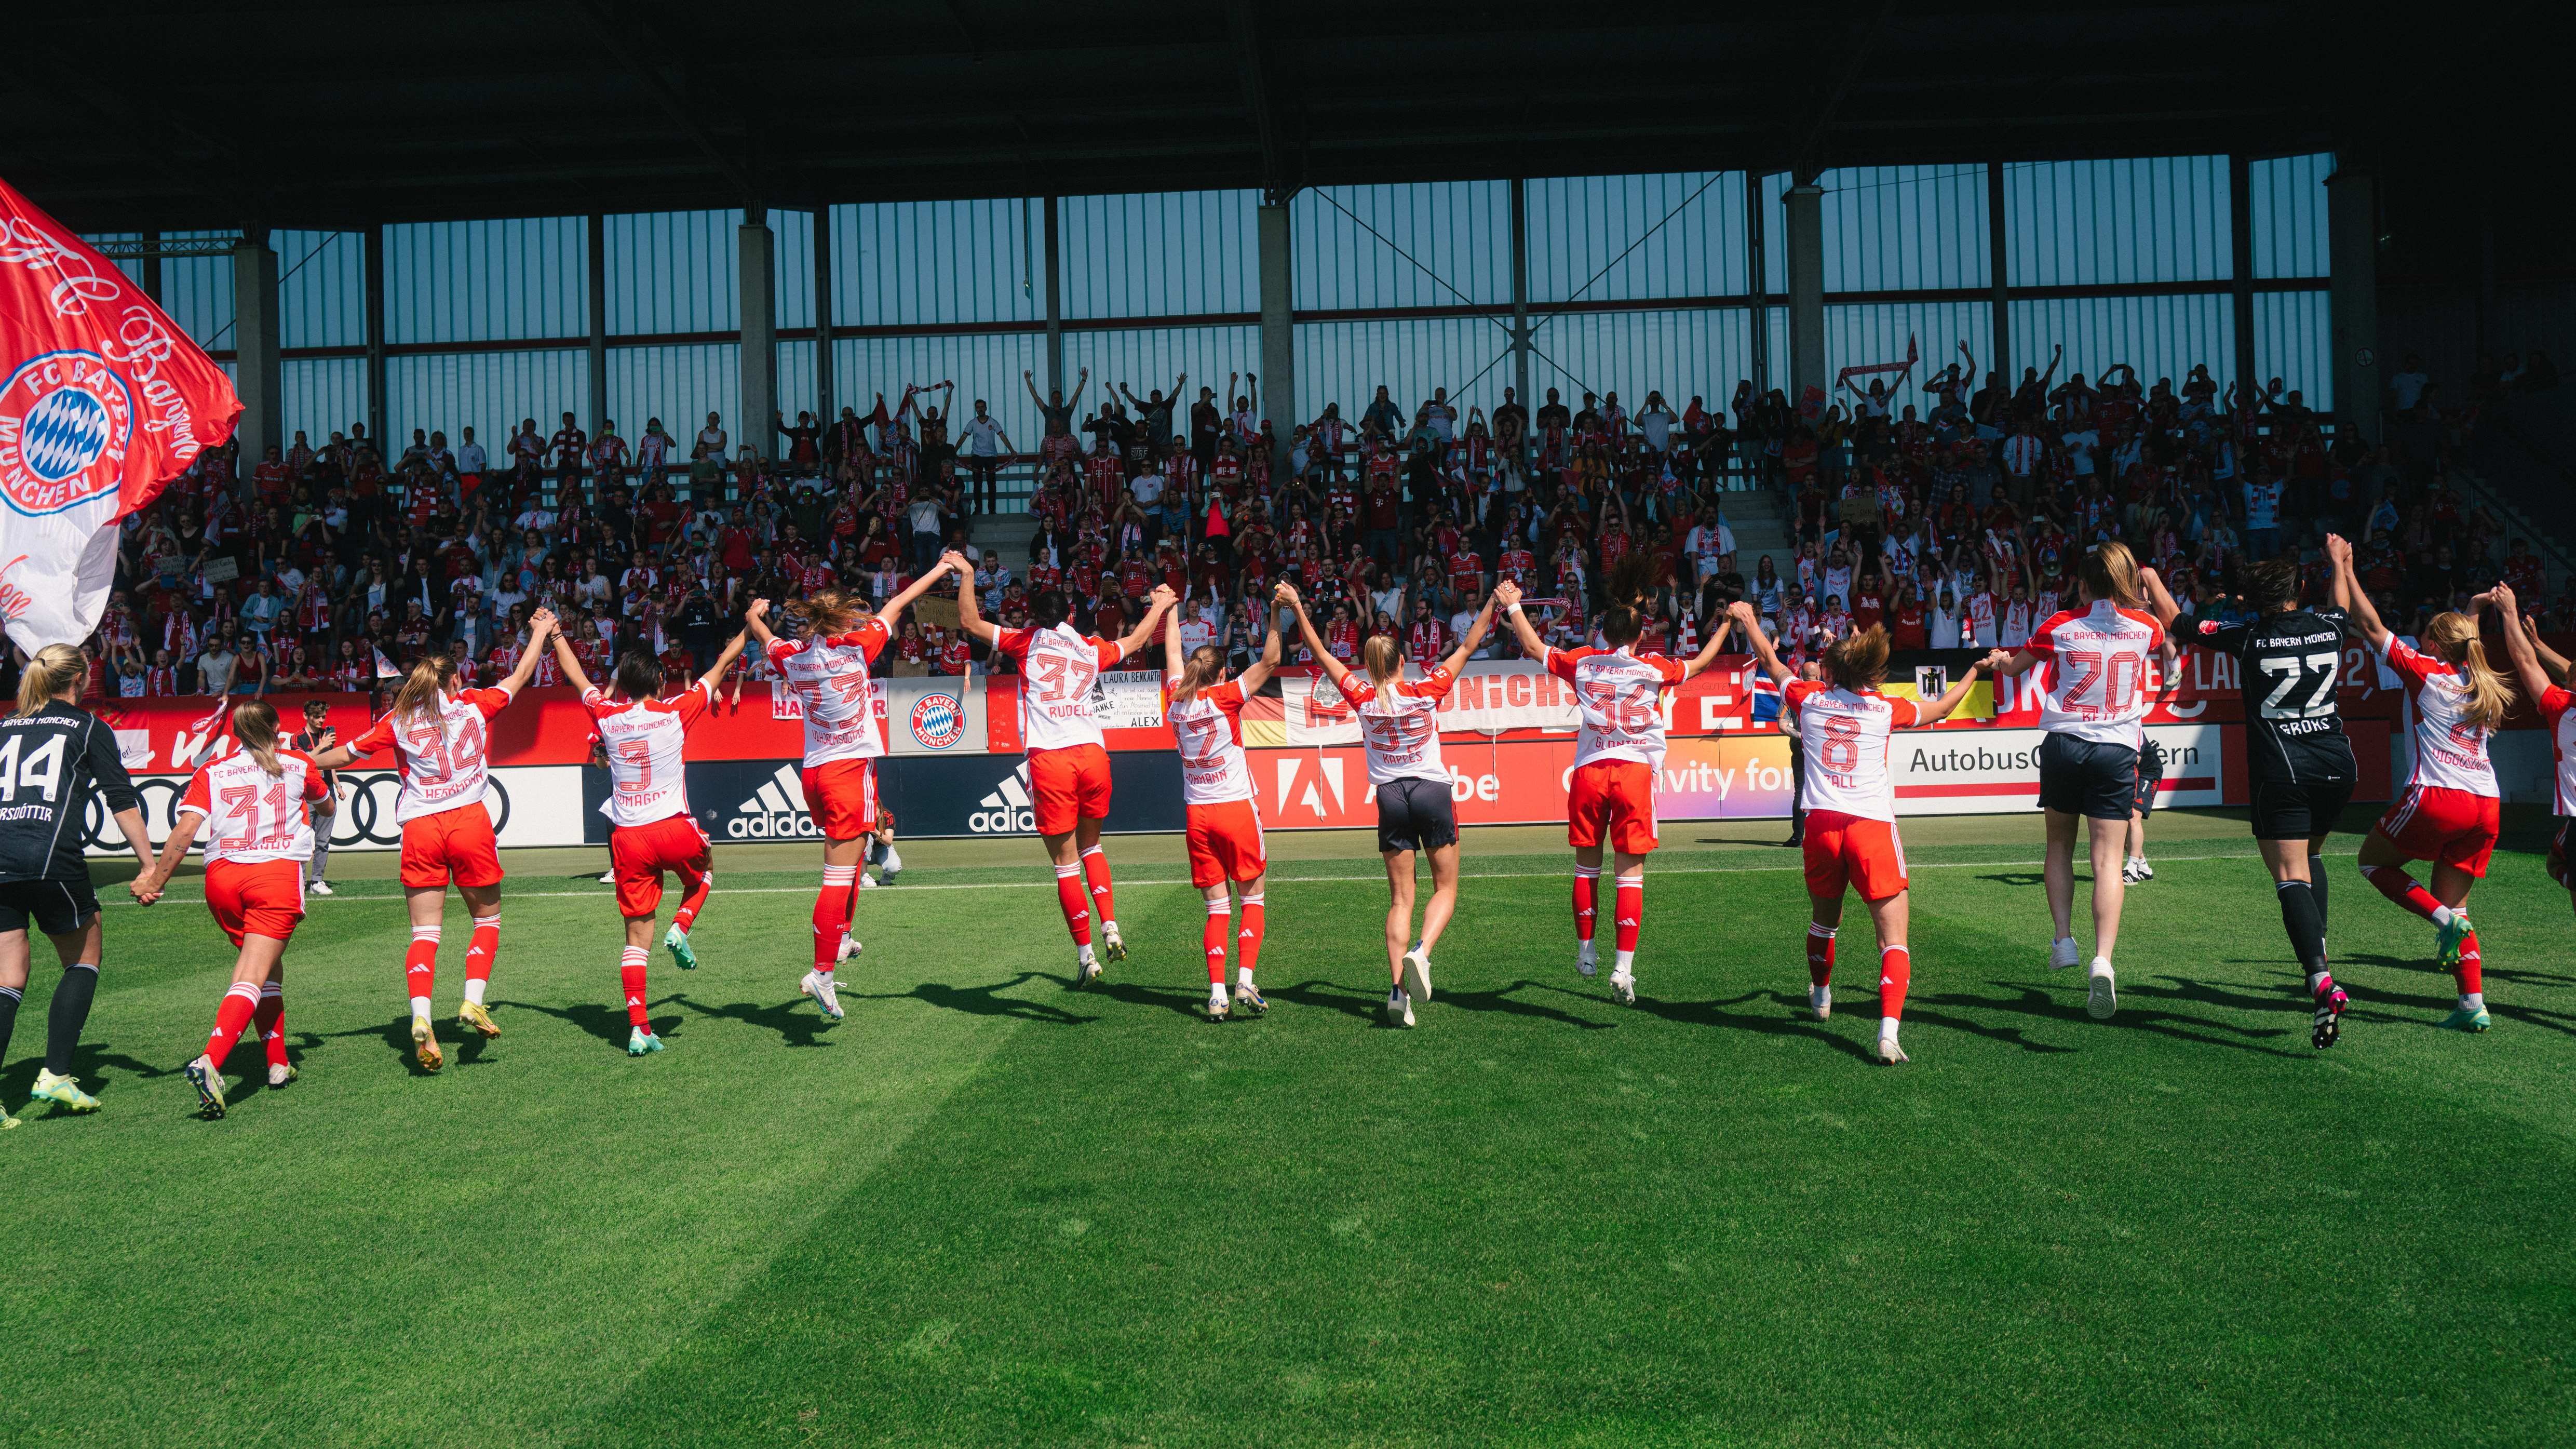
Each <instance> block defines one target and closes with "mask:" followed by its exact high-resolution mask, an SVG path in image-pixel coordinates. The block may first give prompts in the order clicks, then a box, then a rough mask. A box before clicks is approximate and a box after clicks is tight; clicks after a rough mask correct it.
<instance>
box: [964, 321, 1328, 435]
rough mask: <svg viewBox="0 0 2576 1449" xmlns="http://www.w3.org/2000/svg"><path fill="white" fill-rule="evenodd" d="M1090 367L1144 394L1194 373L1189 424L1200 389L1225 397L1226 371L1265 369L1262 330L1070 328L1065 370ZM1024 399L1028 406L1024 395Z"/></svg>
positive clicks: (1302, 393) (1096, 380)
mask: <svg viewBox="0 0 2576 1449" xmlns="http://www.w3.org/2000/svg"><path fill="white" fill-rule="evenodd" d="M1045 345H1046V339H1045V338H1044V337H1043V336H1041V337H1039V338H1038V339H1037V346H1038V347H1040V348H1043V347H1044V346H1045ZM1086 366H1087V367H1089V368H1090V369H1091V385H1092V386H1093V387H1095V388H1097V387H1101V386H1103V385H1104V384H1105V383H1120V382H1123V383H1125V384H1127V387H1128V390H1129V391H1131V392H1133V393H1135V394H1136V396H1138V397H1140V398H1141V397H1146V396H1149V395H1150V394H1149V391H1148V390H1149V389H1161V390H1164V391H1166V392H1168V391H1169V390H1170V389H1171V386H1172V378H1173V376H1174V375H1175V374H1177V373H1182V372H1187V373H1188V374H1189V375H1190V378H1189V382H1188V383H1187V384H1186V385H1184V387H1183V388H1182V393H1183V397H1182V399H1181V401H1182V403H1183V405H1184V406H1183V409H1182V414H1183V417H1182V425H1186V419H1187V404H1189V403H1192V402H1196V401H1197V400H1198V395H1199V389H1200V388H1202V387H1208V388H1214V389H1215V390H1216V393H1217V396H1218V397H1219V399H1222V398H1223V397H1224V396H1225V379H1226V374H1228V373H1240V372H1254V373H1257V372H1259V371H1260V370H1261V329H1260V328H1258V327H1125V328H1118V329H1114V330H1108V329H1105V330H1102V331H1097V332H1067V333H1066V334H1064V367H1065V371H1066V372H1067V373H1068V374H1070V373H1071V372H1072V371H1073V370H1074V369H1075V368H1077V367H1086ZM1298 370H1299V371H1300V372H1301V373H1302V372H1303V371H1304V370H1305V364H1304V362H1303V361H1302V360H1301V361H1300V362H1299V364H1298ZM1015 371H1016V369H1015ZM958 385H959V386H960V387H963V386H964V385H965V379H964V378H962V377H961V378H959V379H958ZM996 385H997V386H998V385H999V384H998V383H997V384H996ZM1242 386H1243V385H1242V384H1241V383H1239V382H1238V383H1237V384H1235V388H1236V391H1238V392H1240V391H1241V390H1242ZM1297 393H1298V406H1299V407H1300V408H1303V407H1304V406H1305V399H1306V397H1307V396H1308V394H1307V392H1306V389H1305V387H1304V386H1303V385H1302V384H1301V385H1300V386H1299V388H1298V390H1297ZM1096 401H1097V399H1096V397H1095V396H1088V395H1087V396H1085V397H1084V398H1083V400H1082V407H1081V408H1080V409H1079V411H1080V412H1086V413H1087V412H1089V411H1091V410H1092V407H1093V405H1094V403H1095V402H1096ZM1022 402H1023V404H1024V405H1025V403H1026V397H1025V395H1024V396H1023V398H1022ZM1261 407H1262V411H1263V412H1264V413H1265V414H1267V413H1268V411H1269V408H1270V404H1269V402H1268V401H1267V400H1266V399H1265V400H1264V401H1263V403H1262V404H1261ZM1128 412H1129V413H1131V414H1132V413H1134V412H1135V408H1134V407H1133V406H1132V405H1131V406H1130V407H1129V408H1128ZM1078 420H1079V419H1077V421H1078ZM1273 421H1274V422H1275V421H1276V419H1273ZM1010 431H1011V437H1012V440H1013V441H1015V442H1017V441H1025V440H1023V439H1021V438H1020V432H1019V429H1017V428H1012V429H1011V430H1010ZM1086 441H1088V440H1087V439H1086Z"/></svg>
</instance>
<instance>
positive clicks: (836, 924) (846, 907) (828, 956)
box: [692, 865, 859, 972]
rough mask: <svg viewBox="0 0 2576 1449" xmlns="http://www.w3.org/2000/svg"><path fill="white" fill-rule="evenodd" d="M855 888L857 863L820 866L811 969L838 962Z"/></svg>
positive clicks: (848, 928) (857, 872)
mask: <svg viewBox="0 0 2576 1449" xmlns="http://www.w3.org/2000/svg"><path fill="white" fill-rule="evenodd" d="M858 888H859V868H858V867H857V866H855V865H827V866H825V867H823V889H822V891H821V892H820V893H819V894H817V895H816V896H815V897H814V969H815V970H817V971H822V972H829V971H830V970H831V969H832V967H833V966H834V965H836V964H838V963H839V961H840V959H841V938H842V937H843V936H846V935H848V934H849V933H850V897H851V895H853V894H854V893H856V892H857V890H858ZM692 919H694V917H693V918H692Z"/></svg>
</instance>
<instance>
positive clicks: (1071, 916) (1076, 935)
mask: <svg viewBox="0 0 2576 1449" xmlns="http://www.w3.org/2000/svg"><path fill="white" fill-rule="evenodd" d="M1055 899H1056V904H1058V905H1061V906H1063V907H1064V924H1065V926H1066V928H1067V929H1069V930H1071V931H1072V932H1073V944H1075V945H1077V946H1088V945H1090V944H1091V897H1090V896H1089V895H1088V894H1086V893H1085V892H1084V890H1083V888H1082V867H1081V866H1078V865H1059V866H1057V867H1056V868H1055Z"/></svg>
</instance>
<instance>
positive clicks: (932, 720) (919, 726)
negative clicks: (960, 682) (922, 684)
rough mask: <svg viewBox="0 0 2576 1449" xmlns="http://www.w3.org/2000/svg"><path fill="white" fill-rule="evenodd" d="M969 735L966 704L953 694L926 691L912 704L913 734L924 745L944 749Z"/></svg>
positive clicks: (923, 746) (927, 747)
mask: <svg viewBox="0 0 2576 1449" xmlns="http://www.w3.org/2000/svg"><path fill="white" fill-rule="evenodd" d="M965 736H966V706H965V705H964V704H962V703H960V702H959V701H958V698H957V696H955V695H953V694H945V693H934V694H925V695H923V696H922V697H921V699H920V702H919V703H916V704H915V705H913V707H912V737H913V738H914V739H916V740H918V741H920V742H921V746H922V748H923V749H928V750H944V749H947V748H949V747H950V746H951V745H954V744H956V743H957V742H958V741H959V740H961V739H963V738H965Z"/></svg>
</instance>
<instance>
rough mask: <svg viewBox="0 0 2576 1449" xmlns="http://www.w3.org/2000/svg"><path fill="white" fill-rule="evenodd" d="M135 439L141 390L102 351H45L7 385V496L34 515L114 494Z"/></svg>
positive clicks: (2, 444) (0, 409) (2, 473)
mask: <svg viewBox="0 0 2576 1449" xmlns="http://www.w3.org/2000/svg"><path fill="white" fill-rule="evenodd" d="M133 438H134V390H133V389H132V388H131V387H130V386H128V385H127V383H126V380H125V378H124V377H123V376H122V375H120V374H119V373H118V372H117V371H116V369H115V368H114V367H112V366H110V365H109V363H108V361H107V359H106V358H104V357H101V356H99V355H98V354H97V353H95V352H82V351H60V352H46V353H40V354H38V355H36V356H34V357H30V358H28V359H27V360H26V361H25V362H22V363H20V364H18V369H17V371H15V372H12V373H11V374H9V381H8V382H7V383H6V384H5V385H0V494H5V495H6V496H7V498H8V500H9V506H10V507H11V508H13V509H15V510H17V511H18V512H20V513H23V514H27V515H29V516H31V517H35V516H41V515H44V514H48V513H60V512H62V511H63V510H64V509H66V508H70V507H73V506H75V505H77V504H80V503H84V502H86V501H88V500H89V499H92V498H96V497H98V496H99V495H100V494H102V493H113V492H115V491H116V490H117V487H118V485H119V483H120V482H121V481H122V480H123V477H124V470H125V451H126V447H127V445H128V444H130V443H131V442H132V441H133Z"/></svg>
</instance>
